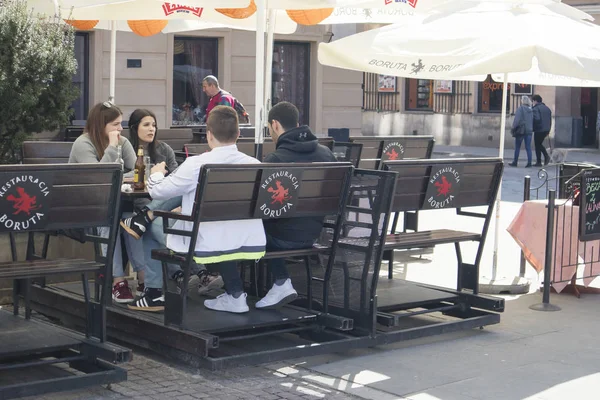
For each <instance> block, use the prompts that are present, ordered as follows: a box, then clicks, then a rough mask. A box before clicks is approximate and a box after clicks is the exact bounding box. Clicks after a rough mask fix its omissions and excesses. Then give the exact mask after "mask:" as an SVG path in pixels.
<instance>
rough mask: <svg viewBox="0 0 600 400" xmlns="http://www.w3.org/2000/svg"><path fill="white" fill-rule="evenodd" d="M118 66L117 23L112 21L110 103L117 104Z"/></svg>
mask: <svg viewBox="0 0 600 400" xmlns="http://www.w3.org/2000/svg"><path fill="white" fill-rule="evenodd" d="M116 64H117V21H110V72H109V74H110V75H109V84H108V101H110V102H111V103H114V102H115V78H116V77H115V71H116Z"/></svg>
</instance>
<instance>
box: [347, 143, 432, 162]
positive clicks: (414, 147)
mask: <svg viewBox="0 0 600 400" xmlns="http://www.w3.org/2000/svg"><path fill="white" fill-rule="evenodd" d="M350 141H351V142H352V143H362V145H363V148H362V152H361V159H360V164H359V166H360V168H365V169H381V168H382V164H381V162H382V161H387V160H400V159H412V158H431V154H432V153H433V145H434V142H435V140H434V139H433V136H352V137H350Z"/></svg>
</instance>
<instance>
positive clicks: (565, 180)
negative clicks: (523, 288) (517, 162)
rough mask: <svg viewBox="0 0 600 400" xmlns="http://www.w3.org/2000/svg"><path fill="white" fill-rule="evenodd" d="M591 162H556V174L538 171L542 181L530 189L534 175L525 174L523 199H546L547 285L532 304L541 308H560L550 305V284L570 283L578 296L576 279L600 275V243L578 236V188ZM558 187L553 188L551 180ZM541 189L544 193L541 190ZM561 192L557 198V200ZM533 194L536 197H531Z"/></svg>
mask: <svg viewBox="0 0 600 400" xmlns="http://www.w3.org/2000/svg"><path fill="white" fill-rule="evenodd" d="M590 167H592V168H593V167H596V166H594V165H590V164H575V163H571V164H568V163H564V164H558V165H557V175H556V177H554V178H549V177H548V173H547V171H546V170H545V169H541V170H540V171H539V172H538V178H540V179H542V183H541V184H540V185H538V186H537V187H535V188H531V177H529V176H526V177H525V181H524V185H523V186H524V187H523V189H524V190H523V201H527V200H532V197H534V199H541V198H542V199H547V200H548V206H547V209H548V212H547V221H546V222H547V225H546V228H547V229H546V242H545V248H544V250H545V251H544V254H545V261H544V282H543V284H544V288H543V298H542V303H540V304H535V305H533V306H531V307H530V308H531V309H534V310H538V311H557V310H560V308H559V307H557V306H555V305H552V304H550V287H551V286H552V285H556V284H558V283H568V285H571V287H572V289H573V290H574V292H575V294H576V295H577V297H579V291H578V290H577V287H576V282H577V280H580V279H583V280H584V281H585V280H591V279H593V278H595V277H597V276H600V245H598V242H587V241H586V242H582V241H580V240H579V237H578V229H574V227H577V226H578V224H579V211H578V209H577V208H576V207H578V206H579V189H580V187H581V174H582V172H583V171H584V170H585V169H586V168H590ZM552 181H553V182H554V183H555V187H554V188H552V187H551V182H552ZM540 192H541V193H540ZM557 193H558V200H557ZM532 194H533V195H534V196H532ZM525 268H526V259H525V255H524V253H523V251H521V266H520V276H522V277H523V276H524V275H525Z"/></svg>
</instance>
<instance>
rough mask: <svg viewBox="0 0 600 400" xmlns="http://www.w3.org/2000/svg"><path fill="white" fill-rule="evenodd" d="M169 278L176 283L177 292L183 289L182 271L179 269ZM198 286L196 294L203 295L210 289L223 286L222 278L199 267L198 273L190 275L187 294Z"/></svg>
mask: <svg viewBox="0 0 600 400" xmlns="http://www.w3.org/2000/svg"><path fill="white" fill-rule="evenodd" d="M171 279H173V280H174V281H175V283H176V284H177V290H178V293H181V292H182V291H183V271H181V270H179V271H177V272H175V273H174V274H173V276H171ZM196 287H197V288H198V294H199V295H203V294H204V293H206V292H208V291H209V290H211V289H220V288H222V287H223V278H221V276H220V275H219V274H211V273H209V272H208V271H207V270H205V269H201V270H200V271H199V272H198V274H192V275H190V279H189V280H188V294H189V293H191V291H192V290H193V289H194V288H196Z"/></svg>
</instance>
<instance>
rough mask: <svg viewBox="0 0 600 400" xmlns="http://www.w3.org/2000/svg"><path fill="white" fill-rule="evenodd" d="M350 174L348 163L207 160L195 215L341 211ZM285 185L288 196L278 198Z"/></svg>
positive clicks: (231, 217) (223, 216)
mask: <svg viewBox="0 0 600 400" xmlns="http://www.w3.org/2000/svg"><path fill="white" fill-rule="evenodd" d="M351 176H352V166H351V165H350V164H349V163H306V164H305V163H302V164H289V163H286V164H280V163H273V164H268V165H266V164H243V165H223V164H208V165H204V166H203V167H202V169H201V170H200V174H199V177H198V188H197V190H196V199H195V202H196V206H197V209H196V210H195V211H194V212H196V213H197V215H195V217H196V219H197V220H198V221H228V220H235V219H254V218H260V219H270V218H285V217H287V216H289V217H290V218H292V217H293V218H302V217H308V216H323V217H324V216H327V215H340V213H341V212H343V209H344V205H345V201H346V195H347V193H348V185H349V184H350V179H351ZM278 182H279V183H278ZM281 188H283V189H286V190H288V192H287V195H288V196H287V197H288V198H289V199H288V200H283V202H277V200H276V199H275V198H276V197H277V195H278V194H280V195H281V190H280V191H279V192H278V190H279V189H281ZM279 199H280V200H281V199H282V198H281V197H280V198H279ZM290 204H291V205H292V206H291V208H290Z"/></svg>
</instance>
